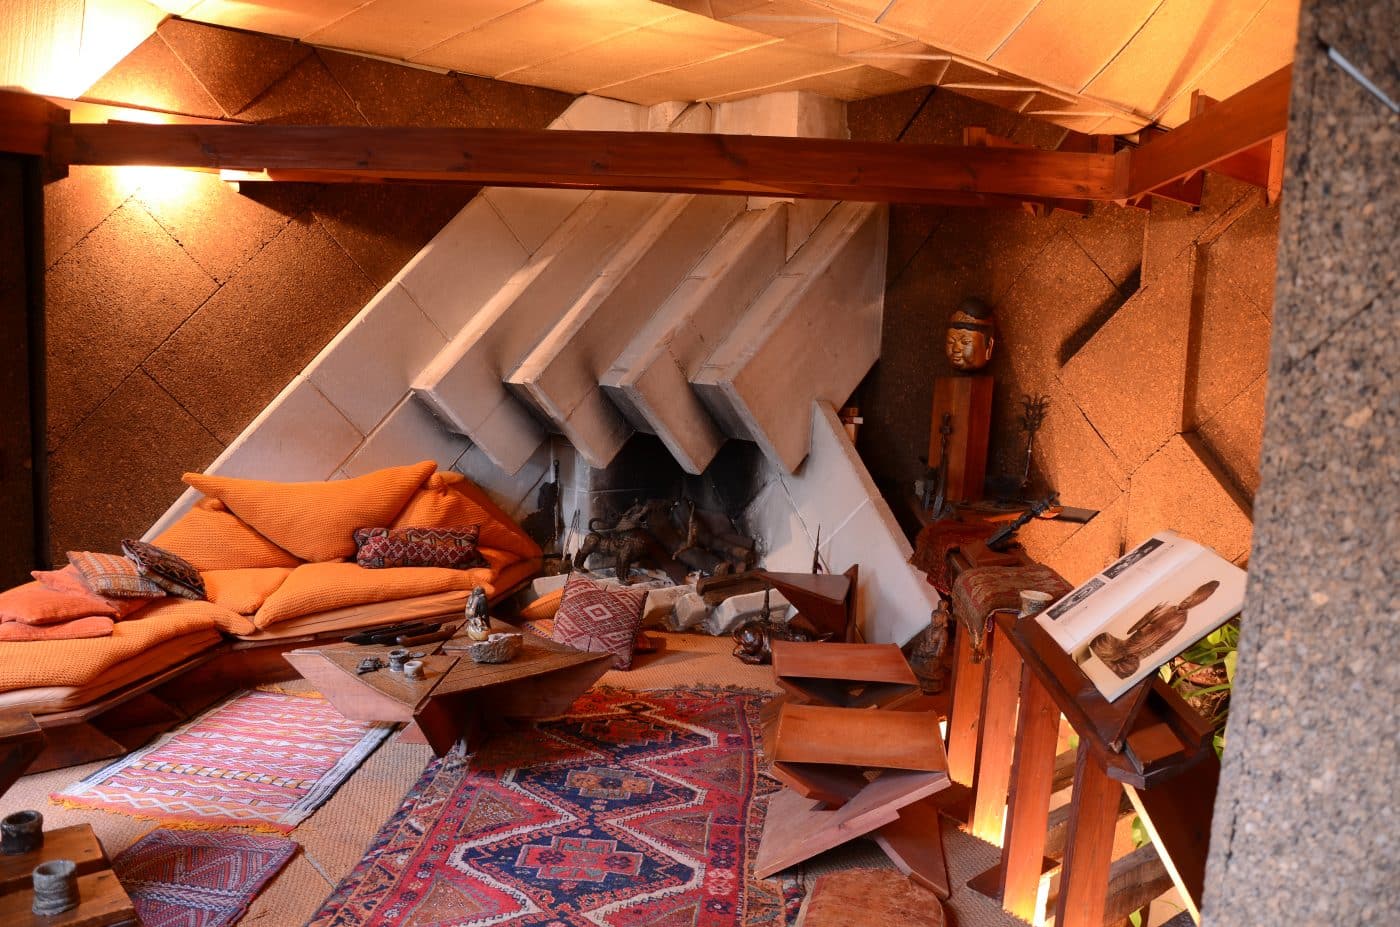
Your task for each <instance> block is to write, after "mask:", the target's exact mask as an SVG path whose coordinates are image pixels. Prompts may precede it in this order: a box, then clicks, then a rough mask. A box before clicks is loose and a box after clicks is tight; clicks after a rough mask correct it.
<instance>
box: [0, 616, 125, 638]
mask: <svg viewBox="0 0 1400 927" xmlns="http://www.w3.org/2000/svg"><path fill="white" fill-rule="evenodd" d="M116 626H117V624H116V622H115V621H113V620H112V619H111V618H103V617H102V616H100V615H94V616H93V617H91V618H74V619H73V620H72V621H60V622H59V623H58V624H46V625H43V626H38V625H32V624H24V623H23V622H20V621H7V622H5V623H4V624H0V641H76V640H82V639H83V638H85V637H108V636H110V635H111V633H112V629H113V628H115V627H116Z"/></svg>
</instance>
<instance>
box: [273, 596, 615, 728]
mask: <svg viewBox="0 0 1400 927" xmlns="http://www.w3.org/2000/svg"><path fill="white" fill-rule="evenodd" d="M491 630H492V631H493V632H511V633H516V632H518V633H521V634H523V635H524V647H523V648H522V649H521V652H520V655H519V656H517V657H516V658H515V659H513V660H511V661H510V662H509V663H475V662H473V661H472V659H471V657H469V656H467V654H466V652H465V651H466V647H467V646H468V645H469V644H470V643H471V641H470V640H469V639H468V638H466V637H465V636H464V635H463V636H459V637H455V638H452V639H451V640H448V641H444V642H442V643H440V644H427V645H424V646H422V647H413V648H409V649H410V650H412V651H413V652H414V653H423V654H425V655H424V656H423V657H421V658H420V659H422V660H423V666H424V670H425V671H426V672H425V675H424V677H423V678H422V679H409V678H407V677H406V676H404V675H403V674H402V673H391V672H389V670H388V669H387V668H386V669H380V670H375V671H374V672H372V673H365V674H364V675H359V674H357V673H356V672H355V669H356V667H358V666H359V665H360V661H361V660H363V659H364V658H365V657H380V658H381V659H383V660H384V661H385V663H387V662H388V657H387V654H388V653H389V651H390V650H393V649H394V648H393V647H390V646H376V645H369V646H357V645H355V644H329V645H327V646H325V647H308V648H305V649H303V650H293V651H291V652H289V653H286V654H284V655H283V656H284V657H286V659H287V662H289V663H291V664H292V666H294V667H295V668H296V670H297V672H298V673H300V674H301V675H302V677H303V678H305V679H306V680H307V681H309V682H310V683H311V684H312V685H314V686H316V688H317V689H319V690H320V691H321V693H322V694H323V695H325V697H326V698H327V700H329V701H330V703H331V704H332V705H334V706H335V708H336V710H337V711H339V712H340V713H341V714H342V715H344V716H345V717H347V718H349V719H351V720H352V721H389V722H407V723H409V725H410V727H409V729H408V730H407V731H405V736H404V739H406V740H410V741H412V740H419V741H420V742H426V743H427V744H428V745H429V746H431V747H432V748H433V752H434V753H436V754H437V755H438V756H442V755H443V754H445V753H446V752H447V751H448V750H451V749H452V747H453V745H455V744H456V743H457V741H458V740H465V741H466V743H467V747H468V749H475V747H476V745H477V741H478V740H479V739H480V737H481V736H482V733H483V729H484V728H490V727H491V726H493V724H494V722H497V721H505V720H536V719H540V718H553V717H557V716H559V715H562V714H564V713H565V712H567V711H568V710H569V706H571V705H572V704H573V703H574V700H575V699H577V698H578V697H579V696H580V695H582V694H583V693H584V692H586V691H588V689H589V687H590V686H592V685H593V683H595V682H597V681H598V678H599V677H600V676H602V675H603V674H604V673H606V672H607V671H608V669H609V666H610V663H611V661H612V654H608V653H586V652H584V651H580V650H575V649H574V648H572V647H569V646H567V645H565V644H558V643H555V642H554V641H552V640H549V639H548V638H545V637H540V636H539V635H537V634H532V633H530V632H528V631H520V629H518V628H515V627H513V626H511V625H508V624H506V623H504V622H501V621H497V620H495V619H492V620H491Z"/></svg>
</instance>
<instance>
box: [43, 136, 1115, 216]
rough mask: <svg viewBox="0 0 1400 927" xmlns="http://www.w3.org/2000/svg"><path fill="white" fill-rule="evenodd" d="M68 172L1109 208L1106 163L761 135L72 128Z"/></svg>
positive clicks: (1029, 153) (1110, 168) (56, 139)
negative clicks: (343, 175)
mask: <svg viewBox="0 0 1400 927" xmlns="http://www.w3.org/2000/svg"><path fill="white" fill-rule="evenodd" d="M50 150H51V153H52V155H53V157H54V158H56V159H57V160H60V161H62V162H64V163H69V164H84V165H131V164H141V165H150V166H171V167H198V168H214V169H232V170H246V171H257V170H267V171H271V172H273V173H276V172H277V171H282V170H293V171H313V172H318V173H319V172H325V171H350V172H358V173H360V174H362V175H365V176H366V177H368V176H377V177H381V178H384V179H396V180H411V179H422V180H424V181H428V182H440V181H443V180H452V181H456V182H461V183H472V184H501V185H511V184H513V185H526V186H544V187H576V188H585V189H613V190H657V191H662V192H703V193H747V194H758V195H774V196H811V197H818V198H825V199H844V200H868V201H888V202H921V201H923V200H924V199H925V198H927V197H930V196H934V197H939V196H941V195H943V194H948V193H956V194H977V195H983V196H1011V197H1023V198H1024V197H1046V198H1068V199H1084V200H1109V199H1115V198H1117V197H1118V196H1119V195H1120V194H1119V191H1118V189H1117V188H1116V186H1115V171H1114V159H1113V158H1112V157H1111V156H1107V155H1100V154H1087V153H1071V152H1060V151H1042V150H1039V149H982V148H966V147H963V146H956V145H911V144H896V143H880V142H849V141H840V140H833V139H814V138H782V137H772V136H758V135H707V134H674V135H673V134H667V133H656V132H580V131H573V132H560V131H546V130H527V129H421V128H379V127H348V128H347V127H320V126H316V127H308V126H275V125H238V126H219V125H110V124H109V125H72V126H68V127H66V128H65V127H57V128H55V129H54V134H53V139H52V143H51V148H50Z"/></svg>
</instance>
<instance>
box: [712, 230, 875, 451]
mask: <svg viewBox="0 0 1400 927" xmlns="http://www.w3.org/2000/svg"><path fill="white" fill-rule="evenodd" d="M888 234H889V228H888V217H887V212H886V210H885V208H884V207H883V206H877V205H873V204H868V203H842V204H841V205H839V206H837V207H836V208H835V209H833V210H832V211H831V213H830V215H828V216H827V218H826V220H825V221H823V222H822V224H821V225H820V226H819V227H818V228H817V231H816V233H815V234H814V235H813V236H812V237H811V238H810V239H809V240H808V241H807V243H806V244H805V245H803V246H802V248H801V250H799V251H798V252H797V254H796V255H795V256H794V257H793V259H792V260H791V261H789V262H788V264H787V266H786V267H784V268H783V270H782V272H781V273H780V274H779V276H778V277H776V278H775V279H774V280H773V282H772V283H771V284H769V286H768V288H767V289H766V290H765V291H764V292H763V294H762V295H761V296H759V298H758V299H757V300H755V302H754V304H753V305H752V306H751V307H750V308H749V311H748V313H747V314H746V315H745V316H744V318H743V320H742V321H741V322H740V323H739V324H738V325H737V326H735V328H734V329H733V330H732V331H731V332H730V334H729V337H728V338H727V339H726V340H725V342H724V343H723V344H722V345H721V346H720V347H719V348H718V349H717V350H716V351H715V352H714V353H713V354H712V355H711V356H710V358H709V359H708V360H707V361H706V363H705V365H704V367H703V368H702V369H701V371H700V372H699V373H698V374H697V375H696V376H695V377H694V378H692V380H691V383H692V385H693V386H694V387H695V389H696V392H697V393H698V394H699V395H700V398H701V400H702V401H704V403H705V405H706V407H707V408H708V409H709V410H710V412H711V413H712V414H713V415H714V417H715V420H716V421H717V422H719V423H720V427H721V428H722V429H723V430H724V431H725V432H726V433H727V434H730V435H734V436H744V437H748V438H750V439H751V440H753V441H755V442H757V443H758V445H759V446H760V447H761V448H762V449H763V452H764V454H766V455H767V456H768V457H769V459H771V460H773V461H774V462H776V463H778V464H779V465H781V466H782V467H783V469H784V470H785V471H787V472H789V473H791V472H792V471H794V470H795V469H796V468H797V466H798V465H799V464H800V463H801V462H802V459H803V458H804V457H805V456H806V455H807V450H808V443H809V440H810V435H811V426H810V423H809V422H808V421H807V419H806V416H802V415H794V414H793V410H794V409H796V408H800V407H801V405H800V403H802V402H810V401H814V400H825V401H827V402H830V403H832V404H839V403H842V402H845V400H846V399H847V398H848V397H849V396H850V394H851V392H852V391H853V390H854V389H855V388H856V386H857V384H859V383H860V381H861V378H862V377H864V376H865V374H866V373H867V372H868V371H869V370H870V367H871V366H872V365H873V364H874V363H875V361H876V359H877V358H878V357H879V355H880V322H881V316H882V314H883V310H884V289H885V253H886V248H887V242H888Z"/></svg>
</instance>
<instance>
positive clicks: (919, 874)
mask: <svg viewBox="0 0 1400 927" xmlns="http://www.w3.org/2000/svg"><path fill="white" fill-rule="evenodd" d="M769 750H770V753H771V755H772V760H773V767H772V769H773V776H774V777H775V778H777V779H778V780H779V781H780V782H782V783H783V784H784V785H785V786H787V788H785V789H784V790H783V791H781V792H779V793H777V794H776V795H774V796H773V797H772V799H770V801H769V805H768V815H767V818H766V820H765V823H764V828H763V838H762V840H761V841H760V843H759V848H758V855H757V857H756V858H755V861H754V869H755V872H756V874H757V875H758V877H759V878H767V877H769V876H771V875H773V874H774V873H776V872H779V871H781V870H783V869H786V868H788V867H789V866H793V865H796V864H797V863H800V862H802V861H803V860H807V859H810V858H811V857H813V856H816V855H817V854H818V853H822V852H825V851H826V850H830V849H832V848H833V847H837V846H840V845H841V844H843V843H846V842H848V841H850V840H854V839H855V838H856V837H862V836H865V835H871V836H873V837H875V839H876V840H877V841H878V842H879V843H880V845H881V847H883V848H884V849H885V852H886V854H887V855H888V856H889V857H890V859H891V860H892V861H893V862H894V863H895V865H896V866H897V867H899V869H900V870H901V871H902V872H904V873H905V874H906V875H909V876H910V877H911V878H913V879H915V880H916V881H917V882H919V883H920V884H922V885H924V886H925V887H927V888H930V889H932V890H933V891H935V892H937V893H939V894H940V895H941V896H942V897H945V898H946V897H947V896H948V891H949V886H948V874H947V868H946V864H945V863H944V859H943V845H942V834H941V831H940V829H939V826H940V825H939V822H938V813H937V811H936V809H934V808H933V807H932V806H931V805H929V804H927V803H925V802H924V799H927V798H928V797H929V796H931V795H933V794H935V793H937V792H938V791H940V790H941V789H944V788H946V787H947V786H948V763H947V758H946V757H945V756H944V753H943V742H942V738H941V737H940V735H939V731H938V715H937V714H936V713H934V712H912V711H869V710H866V709H860V708H833V707H828V706H822V705H784V706H782V709H781V711H780V713H779V716H778V720H777V725H776V727H775V729H774V736H773V742H772V744H771V746H770V747H769ZM872 773H873V776H872V775H871V774H872Z"/></svg>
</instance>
